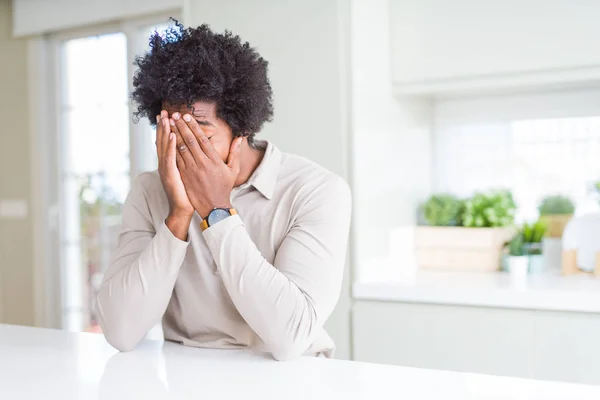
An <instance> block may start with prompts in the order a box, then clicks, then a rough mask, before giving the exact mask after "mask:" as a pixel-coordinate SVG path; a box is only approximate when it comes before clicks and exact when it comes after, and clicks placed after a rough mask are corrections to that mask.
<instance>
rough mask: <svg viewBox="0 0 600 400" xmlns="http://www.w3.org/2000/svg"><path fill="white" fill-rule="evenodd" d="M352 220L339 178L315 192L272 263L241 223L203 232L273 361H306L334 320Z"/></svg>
mask: <svg viewBox="0 0 600 400" xmlns="http://www.w3.org/2000/svg"><path fill="white" fill-rule="evenodd" d="M350 214H351V197H350V191H349V188H348V186H347V184H346V183H345V182H344V181H342V180H341V179H340V178H338V179H337V180H336V181H334V182H329V183H328V184H325V185H323V186H322V187H321V189H319V190H318V191H316V192H315V193H313V195H312V197H311V198H310V199H309V200H308V201H307V202H306V203H305V204H304V205H303V206H302V209H301V211H300V215H299V216H298V218H297V220H296V221H295V223H294V226H293V227H292V229H291V230H290V232H289V233H288V234H287V236H286V237H285V239H284V240H283V242H282V244H281V246H280V247H279V249H278V251H277V254H276V257H275V260H274V263H273V265H271V264H270V263H268V262H267V261H266V260H265V259H264V258H263V256H262V255H261V253H260V251H259V250H258V249H257V248H256V245H255V244H254V243H253V242H252V239H251V238H250V236H249V235H248V233H247V232H246V230H245V229H244V225H243V222H242V220H241V218H240V217H239V216H237V215H236V216H232V217H229V218H227V219H225V220H223V221H221V222H219V223H217V224H215V225H214V226H212V227H210V228H208V229H207V230H205V231H204V237H205V239H206V242H207V244H208V247H209V248H210V251H211V253H212V255H213V257H214V259H215V262H216V264H217V267H218V268H219V271H220V273H221V278H222V279H223V283H224V285H225V288H226V289H227V292H228V293H229V295H230V296H231V299H232V301H233V303H234V304H235V306H236V308H237V309H238V311H239V312H240V314H241V315H242V317H243V318H244V319H245V320H246V322H247V323H248V325H250V327H251V328H252V329H253V330H254V332H256V334H257V335H258V336H259V337H260V338H261V339H262V340H263V342H265V344H266V345H267V347H268V348H269V350H270V351H271V352H272V354H273V356H274V357H275V358H276V359H278V360H285V359H290V358H294V357H296V356H299V355H301V354H302V353H303V352H304V351H306V349H307V348H308V347H309V346H310V345H311V343H312V341H313V339H314V336H315V334H316V333H317V332H318V331H319V330H320V329H321V328H322V327H323V325H324V323H325V321H326V320H327V318H328V317H329V316H330V315H331V312H332V311H333V309H334V307H335V305H336V303H337V301H338V298H339V293H340V289H341V284H342V279H343V272H344V264H345V258H346V247H347V241H348V232H349V225H350Z"/></svg>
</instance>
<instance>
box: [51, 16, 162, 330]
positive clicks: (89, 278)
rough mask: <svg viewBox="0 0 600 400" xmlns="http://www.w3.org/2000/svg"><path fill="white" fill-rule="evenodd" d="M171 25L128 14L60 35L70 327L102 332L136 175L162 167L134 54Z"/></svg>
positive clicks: (63, 232)
mask: <svg viewBox="0 0 600 400" xmlns="http://www.w3.org/2000/svg"><path fill="white" fill-rule="evenodd" d="M154 20H155V21H156V20H158V21H167V20H168V19H167V18H166V17H164V18H154ZM167 27H168V24H167V23H164V22H163V23H162V24H156V23H152V22H151V21H148V20H145V21H133V22H132V21H128V22H124V23H121V24H118V25H117V26H116V29H113V32H106V33H102V34H98V35H91V36H83V35H82V36H80V37H73V38H69V39H63V40H60V41H58V44H57V63H56V68H57V69H58V73H57V77H58V85H57V94H58V96H57V99H58V104H57V120H58V121H57V126H58V130H57V136H56V138H57V139H56V140H57V142H58V143H57V157H56V159H57V160H58V182H57V186H56V188H57V194H58V203H59V204H58V209H59V212H58V215H59V218H58V219H59V221H60V222H59V226H58V228H59V229H58V235H57V238H54V239H53V240H55V241H56V242H57V248H58V255H57V257H58V260H57V261H58V265H59V266H60V282H59V286H60V290H59V292H60V297H61V301H60V303H61V306H60V307H61V310H60V316H61V325H62V328H63V329H67V330H70V331H90V332H100V327H99V325H98V321H97V317H96V311H95V306H94V304H95V298H96V295H97V292H98V289H99V287H100V284H101V282H102V279H103V276H104V272H105V271H106V269H107V268H108V266H109V264H110V262H111V260H112V258H113V256H114V254H115V250H116V246H117V239H118V234H119V230H120V223H121V210H122V206H123V203H124V201H125V198H126V196H127V193H128V191H129V187H130V180H131V178H132V177H134V176H136V175H138V174H139V173H141V172H143V171H147V170H152V169H156V167H157V160H156V148H155V144H154V140H155V138H154V137H155V133H154V129H153V128H152V127H151V125H150V123H149V122H148V121H147V120H141V121H134V120H133V118H132V112H133V111H135V106H134V105H133V104H132V102H131V101H130V97H129V93H130V92H131V89H132V87H131V82H132V77H133V65H132V64H133V60H134V59H135V57H136V56H137V55H141V54H143V53H144V52H146V51H148V38H149V36H150V34H151V33H153V32H155V31H159V32H161V31H164V30H165V29H166V28H167ZM50 208H51V207H50Z"/></svg>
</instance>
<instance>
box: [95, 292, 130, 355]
mask: <svg viewBox="0 0 600 400" xmlns="http://www.w3.org/2000/svg"><path fill="white" fill-rule="evenodd" d="M96 305H97V310H98V320H99V321H98V322H99V323H100V327H101V328H102V332H103V334H104V338H105V339H106V341H107V342H108V344H110V345H111V346H112V347H114V348H115V349H117V350H119V351H121V352H126V351H131V350H133V349H134V348H135V346H137V344H138V343H139V342H140V341H141V338H139V339H138V338H137V337H136V336H137V335H136V334H135V332H134V331H133V329H132V327H131V324H128V323H126V322H124V321H123V318H121V317H120V316H119V315H118V314H117V315H114V314H109V315H106V314H105V313H104V310H103V308H102V302H101V301H100V298H98V299H97V301H96Z"/></svg>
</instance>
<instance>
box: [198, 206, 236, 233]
mask: <svg viewBox="0 0 600 400" xmlns="http://www.w3.org/2000/svg"><path fill="white" fill-rule="evenodd" d="M216 209H220V210H227V212H228V213H229V215H237V211H236V209H235V208H220V207H215V208H213V211H214V210H216ZM211 212H212V211H211ZM209 216H210V213H209V214H208V215H207V216H206V218H204V219H203V220H202V222H200V229H201V230H202V231H205V230H207V229H208V228H209V227H210V224H209V223H208V217H209Z"/></svg>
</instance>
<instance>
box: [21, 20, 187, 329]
mask: <svg viewBox="0 0 600 400" xmlns="http://www.w3.org/2000/svg"><path fill="white" fill-rule="evenodd" d="M169 17H174V18H176V19H181V10H180V9H174V10H172V11H168V12H164V13H159V14H153V15H150V16H145V17H140V18H130V19H126V20H122V21H115V22H111V23H106V24H100V25H93V26H86V27H82V28H76V29H69V30H65V31H62V32H57V33H52V34H48V35H45V36H43V37H37V38H31V39H29V40H28V53H29V54H28V55H29V58H28V60H29V61H28V78H29V81H30V82H31V86H30V87H29V107H30V109H32V110H39V112H36V113H33V115H32V122H31V126H30V137H31V154H32V188H33V189H34V191H33V193H36V195H35V196H33V198H32V204H31V209H32V214H33V215H32V216H33V218H32V219H33V225H34V227H33V228H34V229H33V231H34V237H33V241H34V248H35V249H36V254H35V255H34V281H35V282H34V284H35V288H36V299H35V308H36V310H35V316H36V318H35V324H36V325H37V326H43V327H49V328H63V326H64V321H63V315H62V314H63V309H62V303H63V296H62V293H63V287H62V285H63V282H64V281H65V280H64V279H63V272H64V268H63V266H62V263H61V253H62V248H61V246H62V237H63V233H64V229H65V227H64V225H63V222H62V221H64V211H63V210H61V208H62V207H63V205H64V199H63V198H62V192H63V190H62V173H61V171H63V170H64V164H63V160H61V156H60V155H61V154H63V153H64V149H62V148H61V146H62V145H63V144H64V142H63V141H62V140H61V133H62V132H63V129H64V127H63V126H62V123H61V120H60V118H59V115H60V114H59V111H60V105H61V104H62V100H63V98H62V96H63V94H64V90H63V88H62V87H61V82H64V80H63V79H62V76H61V73H62V69H61V65H60V64H61V60H60V49H61V43H62V42H64V41H67V40H73V39H78V38H83V37H88V36H97V35H103V34H109V33H117V32H120V33H123V34H125V36H126V38H127V67H128V70H127V77H128V93H131V91H132V89H133V87H132V78H133V74H134V67H133V61H134V59H135V57H136V56H137V55H138V53H139V51H140V49H142V48H145V45H147V42H146V43H144V41H143V39H142V35H141V31H142V30H143V29H145V28H147V27H149V26H152V25H160V24H164V23H166V22H167V21H168V19H169ZM133 111H135V107H134V104H133V103H132V102H129V115H131V113H132V112H133ZM144 135H147V126H145V125H144V124H136V123H134V122H133V119H132V118H130V119H129V146H130V166H129V167H130V168H129V175H130V179H131V178H133V177H135V176H136V175H138V174H139V173H140V172H142V171H143V170H145V169H146V168H145V165H144V163H145V162H147V160H145V158H147V157H145V155H144V154H143V153H144V151H143V144H144ZM146 165H147V164H146Z"/></svg>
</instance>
